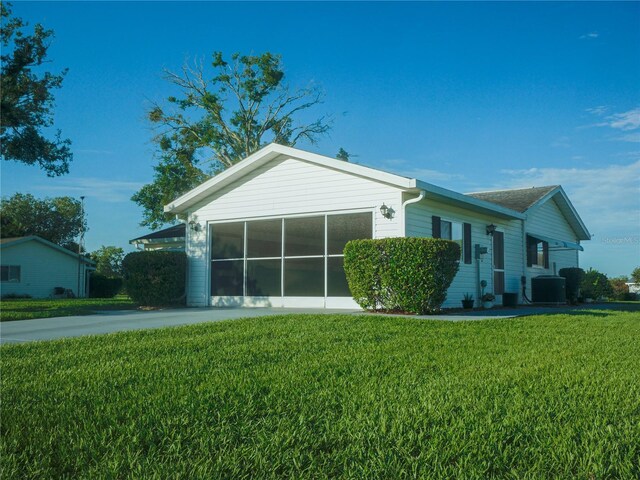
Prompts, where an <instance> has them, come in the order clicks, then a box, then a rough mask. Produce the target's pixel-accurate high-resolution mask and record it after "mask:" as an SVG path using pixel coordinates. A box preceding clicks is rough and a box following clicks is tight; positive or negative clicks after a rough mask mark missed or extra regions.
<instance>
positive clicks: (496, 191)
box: [465, 185, 560, 195]
mask: <svg viewBox="0 0 640 480" xmlns="http://www.w3.org/2000/svg"><path fill="white" fill-rule="evenodd" d="M559 186H560V185H542V186H540V187H536V186H533V187H521V188H503V189H501V190H481V191H477V192H467V193H465V195H473V194H476V193H499V192H517V191H520V190H533V189H536V188H549V189H553V188H557V187H559Z"/></svg>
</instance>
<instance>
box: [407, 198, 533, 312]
mask: <svg viewBox="0 0 640 480" xmlns="http://www.w3.org/2000/svg"><path fill="white" fill-rule="evenodd" d="M433 215H436V216H438V217H441V219H443V220H447V221H453V222H460V223H469V224H471V246H472V248H471V255H472V263H470V264H465V263H464V262H463V261H462V260H461V261H460V268H459V270H458V273H457V275H456V277H455V279H454V280H453V283H452V284H451V286H450V287H449V290H448V291H447V300H446V301H445V303H444V305H443V306H444V307H446V308H459V307H461V306H462V304H461V301H462V299H463V298H464V294H465V293H470V294H472V295H473V298H474V300H477V299H478V291H477V284H478V281H477V276H476V269H477V265H476V260H475V245H476V244H479V245H481V246H483V247H486V248H487V251H488V253H487V254H486V255H483V256H482V260H481V261H480V263H479V267H480V280H486V281H487V288H486V290H485V292H493V269H492V264H493V261H492V260H493V257H492V255H493V242H492V241H491V240H492V238H491V236H490V235H487V231H486V228H487V225H490V224H492V223H493V224H494V225H496V226H497V229H498V230H499V231H502V232H504V266H505V292H510V293H518V299H519V300H520V301H521V296H520V277H521V276H522V272H523V261H524V260H523V247H522V223H521V221H520V220H508V219H503V218H499V217H494V216H490V215H484V214H480V213H476V212H472V211H469V210H467V209H463V208H460V207H454V206H451V205H448V204H445V203H442V202H438V201H435V200H432V199H429V198H427V199H425V200H422V201H421V202H418V203H414V204H410V205H408V206H407V219H406V230H407V236H408V237H431V236H432V231H431V217H432V216H433ZM500 302H501V297H498V302H497V303H500Z"/></svg>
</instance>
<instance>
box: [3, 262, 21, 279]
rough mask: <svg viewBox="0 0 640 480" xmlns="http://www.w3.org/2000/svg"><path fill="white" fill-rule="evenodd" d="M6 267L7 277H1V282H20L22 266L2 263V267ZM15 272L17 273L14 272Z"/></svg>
mask: <svg viewBox="0 0 640 480" xmlns="http://www.w3.org/2000/svg"><path fill="white" fill-rule="evenodd" d="M5 268H6V269H7V270H6V272H7V279H6V280H4V279H2V283H20V282H21V279H22V268H21V266H20V265H2V269H5ZM16 272H17V274H16Z"/></svg>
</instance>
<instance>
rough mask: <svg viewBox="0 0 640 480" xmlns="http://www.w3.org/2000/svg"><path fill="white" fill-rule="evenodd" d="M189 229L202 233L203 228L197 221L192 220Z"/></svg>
mask: <svg viewBox="0 0 640 480" xmlns="http://www.w3.org/2000/svg"><path fill="white" fill-rule="evenodd" d="M189 228H190V229H191V230H193V231H194V232H199V231H200V229H201V228H202V227H201V226H200V224H199V223H198V222H196V221H195V220H191V221H190V222H189Z"/></svg>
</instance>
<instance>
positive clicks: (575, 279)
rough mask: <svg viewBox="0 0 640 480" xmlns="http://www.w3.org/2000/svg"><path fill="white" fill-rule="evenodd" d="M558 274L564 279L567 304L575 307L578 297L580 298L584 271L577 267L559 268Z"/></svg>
mask: <svg viewBox="0 0 640 480" xmlns="http://www.w3.org/2000/svg"><path fill="white" fill-rule="evenodd" d="M558 273H559V275H560V276H561V277H564V278H565V286H566V292H567V302H569V303H571V304H574V305H575V304H576V303H578V297H579V296H580V285H581V284H582V280H583V279H584V270H583V269H581V268H579V267H571V268H561V269H560V271H559V272H558Z"/></svg>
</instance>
